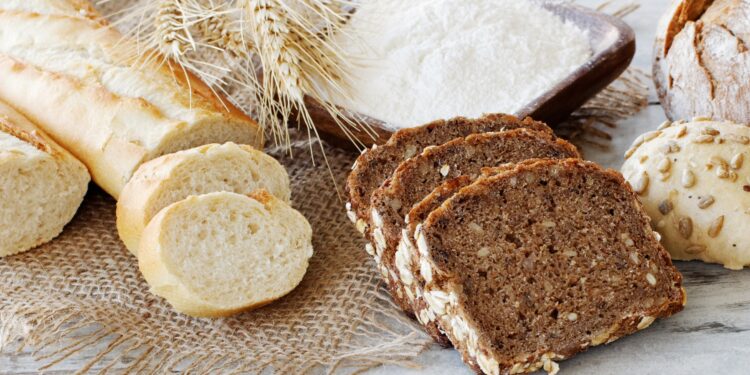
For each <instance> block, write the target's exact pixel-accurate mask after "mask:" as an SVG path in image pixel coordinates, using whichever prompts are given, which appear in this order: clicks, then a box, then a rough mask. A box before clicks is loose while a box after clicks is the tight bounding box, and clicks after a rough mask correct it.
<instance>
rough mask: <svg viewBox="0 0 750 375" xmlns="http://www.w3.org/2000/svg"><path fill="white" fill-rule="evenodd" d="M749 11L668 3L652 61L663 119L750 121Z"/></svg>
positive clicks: (724, 2) (719, 0)
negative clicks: (665, 117) (703, 117)
mask: <svg viewBox="0 0 750 375" xmlns="http://www.w3.org/2000/svg"><path fill="white" fill-rule="evenodd" d="M748 12H750V2H748V1H738V0H673V1H672V4H671V6H670V7H669V9H668V10H667V12H666V13H665V14H664V16H663V17H662V20H661V21H660V24H659V27H658V29H657V38H656V43H655V50H654V62H653V70H654V72H653V78H654V83H655V85H656V89H657V92H658V94H659V99H660V100H661V103H662V106H663V107H664V110H665V112H666V114H667V117H669V118H670V119H672V120H679V119H685V118H693V117H696V116H706V117H710V118H713V119H717V120H729V121H735V122H741V123H746V122H750V84H748V82H750V54H748V53H747V45H746V44H745V43H746V41H747V40H748V39H750V18H748Z"/></svg>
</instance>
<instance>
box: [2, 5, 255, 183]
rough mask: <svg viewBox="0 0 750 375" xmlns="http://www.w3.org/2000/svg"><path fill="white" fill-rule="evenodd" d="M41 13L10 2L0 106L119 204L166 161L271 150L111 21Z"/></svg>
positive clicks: (238, 116)
mask: <svg viewBox="0 0 750 375" xmlns="http://www.w3.org/2000/svg"><path fill="white" fill-rule="evenodd" d="M33 4H37V5H39V6H40V8H39V11H40V12H43V13H46V14H37V13H34V12H27V11H18V10H13V9H15V8H16V7H17V5H18V3H17V2H15V1H14V2H10V3H8V4H7V5H6V4H5V2H0V82H2V84H1V85H0V100H4V101H6V102H7V103H9V104H10V105H12V106H13V107H14V108H16V109H17V110H18V111H19V112H21V113H23V114H24V115H26V117H28V118H29V119H30V120H32V121H33V122H34V123H36V124H37V125H38V126H39V127H40V128H41V129H42V130H44V131H45V132H46V133H47V134H49V135H50V137H52V138H53V139H54V140H55V141H57V142H58V143H59V144H60V145H61V146H63V147H65V148H66V149H67V150H69V151H70V152H71V153H72V154H73V155H74V156H76V157H77V158H78V159H79V160H81V162H83V163H84V164H85V165H86V166H87V167H88V169H89V171H90V173H91V176H92V178H93V179H94V181H95V182H96V183H97V184H98V185H99V186H101V187H102V188H103V189H104V190H106V191H107V192H108V193H109V194H111V195H112V196H113V197H115V198H117V197H119V194H120V191H121V190H122V188H123V187H124V186H125V184H126V183H127V181H128V180H129V179H130V177H131V176H132V174H133V173H134V172H135V170H136V169H137V168H138V166H139V165H140V164H141V163H143V162H146V161H148V160H151V159H154V158H156V157H158V156H161V155H164V154H168V153H171V152H175V151H179V150H184V149H188V148H191V147H195V146H200V145H204V144H208V143H223V142H227V141H232V142H237V143H242V144H249V145H252V146H255V147H259V148H260V147H261V146H262V144H263V134H262V132H261V130H260V127H259V126H258V124H256V123H255V122H254V121H253V120H252V119H250V118H249V117H248V116H247V115H245V114H244V113H242V112H241V111H240V110H239V109H237V108H236V107H234V106H233V105H232V104H231V103H230V102H229V100H227V99H226V98H223V97H220V96H217V95H216V94H215V93H213V92H212V91H211V89H210V88H208V86H206V84H205V83H203V82H202V81H200V80H199V79H197V78H196V77H194V76H193V75H191V74H189V73H186V72H184V71H183V70H182V69H180V68H179V67H177V66H175V65H174V64H172V63H170V62H169V61H165V62H164V63H162V58H161V57H160V56H159V55H158V54H156V55H152V54H150V53H146V55H148V56H151V59H149V61H143V59H140V58H137V57H136V56H135V52H136V51H138V50H139V47H138V46H137V45H136V44H135V42H134V41H132V40H129V39H127V38H124V37H123V35H122V34H120V33H119V32H117V30H116V29H115V28H112V27H107V26H106V25H104V24H105V23H106V22H104V21H103V18H100V17H98V16H97V15H96V14H93V15H90V17H82V16H80V15H76V16H72V15H67V13H63V14H61V13H57V11H55V7H56V5H55V4H58V5H59V1H55V0H34V1H33V3H29V4H28V5H33ZM70 4H73V5H74V4H75V3H70ZM6 7H8V8H6ZM7 9H11V10H7ZM27 10H28V9H27ZM34 10H36V8H35V9H34Z"/></svg>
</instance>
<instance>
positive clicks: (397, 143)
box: [346, 114, 552, 240]
mask: <svg viewBox="0 0 750 375" xmlns="http://www.w3.org/2000/svg"><path fill="white" fill-rule="evenodd" d="M517 128H527V129H531V130H536V131H540V132H546V133H549V134H552V129H550V127H549V126H547V125H546V124H544V123H542V122H539V121H534V120H533V119H531V118H528V117H527V118H525V119H523V120H521V119H519V118H517V117H515V116H511V115H505V114H492V115H486V116H483V117H480V118H476V119H469V118H465V117H456V118H453V119H450V120H438V121H434V122H431V123H429V124H426V125H422V126H418V127H415V128H407V129H402V130H399V131H397V132H396V133H394V134H393V135H392V136H391V138H390V139H389V140H388V142H387V143H385V144H383V145H379V146H377V145H376V146H373V147H372V148H371V149H368V150H366V151H365V152H363V153H362V155H360V156H359V157H358V158H357V160H356V161H355V162H354V166H353V167H352V172H351V173H350V174H349V177H348V178H347V183H346V192H347V196H348V197H349V201H348V203H347V204H346V209H347V215H348V217H349V219H350V220H351V221H352V223H354V224H355V226H356V227H357V230H358V231H359V232H360V233H362V234H363V235H365V236H368V234H367V227H368V226H369V224H370V223H369V219H370V197H371V195H372V192H374V191H375V190H376V189H377V188H379V187H380V185H381V184H382V183H383V182H384V181H385V180H386V179H387V178H388V177H390V176H391V175H392V174H393V172H394V171H395V170H396V168H397V167H398V165H399V164H401V162H403V161H404V160H407V159H409V158H412V157H414V156H417V155H419V154H420V153H421V152H422V150H423V149H424V148H426V147H428V146H436V145H441V144H443V143H446V142H448V141H451V140H454V139H456V138H463V137H466V136H468V135H470V134H475V133H485V132H497V131H503V130H511V129H517ZM368 239H369V240H372V239H371V238H368Z"/></svg>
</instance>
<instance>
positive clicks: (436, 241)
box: [347, 115, 685, 374]
mask: <svg viewBox="0 0 750 375" xmlns="http://www.w3.org/2000/svg"><path fill="white" fill-rule="evenodd" d="M347 191H348V195H349V202H348V203H347V210H348V215H349V218H350V219H351V220H352V221H353V222H354V224H355V226H356V228H357V229H358V230H359V231H360V232H361V233H362V234H363V235H364V236H365V238H366V239H367V240H368V241H367V244H366V250H367V252H368V253H369V254H371V255H372V256H373V258H374V259H375V263H376V265H377V267H378V269H379V271H380V273H381V274H382V276H383V278H384V280H385V281H386V284H387V286H388V288H389V290H390V292H391V294H392V296H393V298H394V300H395V301H396V302H397V303H398V304H399V305H400V306H401V307H402V308H403V309H404V311H405V312H407V313H408V314H411V315H413V316H415V317H416V318H417V320H418V321H419V322H420V323H421V324H422V325H423V326H424V327H425V330H426V331H427V332H428V333H429V334H430V335H431V336H432V337H433V338H434V339H435V340H436V341H438V342H439V343H442V344H444V345H451V344H452V345H453V346H454V347H456V349H458V350H459V351H460V353H461V355H462V358H463V360H464V361H465V362H466V363H467V364H468V365H469V366H471V367H472V368H473V369H474V370H476V371H479V372H483V373H486V374H506V373H521V372H533V371H536V370H538V369H540V368H543V369H545V370H546V371H548V372H550V373H554V372H556V371H557V369H558V365H557V363H556V361H557V360H561V359H565V358H569V357H571V356H573V355H574V354H575V353H577V352H580V351H582V350H585V349H586V348H588V347H590V346H595V345H599V344H604V343H609V342H611V341H613V340H615V339H617V338H619V337H622V336H624V335H627V334H630V333H633V332H635V331H637V330H641V329H644V328H646V327H648V326H649V325H650V324H651V323H653V322H654V320H655V319H656V318H659V317H666V316H669V315H672V314H673V313H675V312H678V311H680V310H681V309H682V307H683V305H684V303H685V293H684V290H683V289H682V286H681V280H682V277H681V275H680V274H679V272H678V271H677V270H676V269H675V267H674V266H673V265H672V262H671V259H670V257H669V255H668V253H667V252H666V251H665V250H664V249H663V248H662V246H661V245H660V244H659V240H658V239H657V235H656V234H655V233H654V232H653V231H652V230H651V227H650V224H649V219H648V217H647V216H646V214H645V213H644V211H643V208H642V206H641V204H640V202H639V201H638V199H637V197H636V195H635V193H633V191H632V189H631V188H630V186H629V185H628V184H627V183H626V182H625V180H624V179H623V178H622V176H621V175H620V174H619V173H617V172H614V171H611V170H605V169H603V168H601V167H599V166H597V165H595V164H594V163H591V162H586V161H583V160H581V159H580V155H579V153H578V151H577V150H576V148H575V147H574V146H573V145H571V144H570V143H568V142H566V141H564V140H561V139H558V138H556V137H555V136H554V134H553V132H552V131H551V129H550V128H549V127H547V126H546V125H545V124H542V123H539V122H536V121H533V120H530V119H525V120H519V119H517V118H515V117H512V116H506V115H491V116H486V117H483V118H480V119H473V120H472V119H465V118H457V119H453V120H448V121H438V122H434V123H431V124H428V125H424V126H422V127H417V128H412V129H406V130H402V131H399V132H397V133H395V134H394V135H393V136H392V137H391V139H390V140H389V141H388V142H387V143H386V144H384V145H381V146H374V147H373V148H372V149H370V150H367V151H366V152H364V153H363V154H362V155H361V156H360V157H359V158H358V159H357V161H356V163H355V166H354V168H353V170H352V172H351V174H350V176H349V179H348V181H347Z"/></svg>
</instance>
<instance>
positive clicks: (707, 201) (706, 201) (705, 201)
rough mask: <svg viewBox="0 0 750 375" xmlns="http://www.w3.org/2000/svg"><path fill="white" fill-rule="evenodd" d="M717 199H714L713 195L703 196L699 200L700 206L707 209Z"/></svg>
mask: <svg viewBox="0 0 750 375" xmlns="http://www.w3.org/2000/svg"><path fill="white" fill-rule="evenodd" d="M715 201H716V200H715V199H714V196H713V195H706V196H705V197H702V198H701V199H699V200H698V208H700V209H706V208H708V207H710V206H711V205H712V204H714V202H715Z"/></svg>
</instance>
